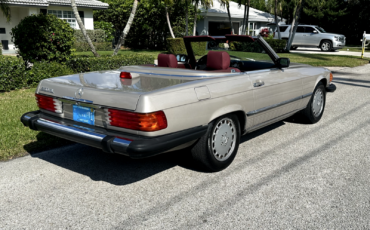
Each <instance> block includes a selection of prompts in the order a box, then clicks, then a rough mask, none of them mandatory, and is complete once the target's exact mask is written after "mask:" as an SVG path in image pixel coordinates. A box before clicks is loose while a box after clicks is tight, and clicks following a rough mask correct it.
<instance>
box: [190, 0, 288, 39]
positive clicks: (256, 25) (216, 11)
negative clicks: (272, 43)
mask: <svg viewBox="0 0 370 230" xmlns="http://www.w3.org/2000/svg"><path fill="white" fill-rule="evenodd" d="M201 11H202V13H201V15H202V16H203V17H204V19H202V20H200V21H198V22H197V33H198V34H199V35H211V36H220V35H225V34H229V33H230V21H229V17H228V14H227V9H226V8H225V7H221V5H220V3H219V1H217V0H214V1H213V6H211V7H210V8H208V9H204V8H202V9H201ZM230 15H231V21H232V25H233V28H234V33H235V34H241V31H242V25H243V18H244V6H242V7H240V8H239V6H238V4H237V3H236V2H232V1H230ZM278 20H280V17H278ZM248 21H249V25H248V28H247V30H246V31H247V34H249V35H252V36H254V35H257V34H259V32H260V31H261V29H263V28H271V25H267V24H268V23H270V24H271V23H275V16H274V15H272V14H269V13H266V12H263V11H260V10H257V9H254V8H252V7H250V8H249V20H248ZM284 21H285V20H284V19H283V22H280V23H279V24H285V22H284Z"/></svg>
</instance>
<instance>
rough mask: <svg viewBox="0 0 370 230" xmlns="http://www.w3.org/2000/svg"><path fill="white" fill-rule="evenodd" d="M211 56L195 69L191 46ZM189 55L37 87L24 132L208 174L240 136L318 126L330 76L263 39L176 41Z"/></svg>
mask: <svg viewBox="0 0 370 230" xmlns="http://www.w3.org/2000/svg"><path fill="white" fill-rule="evenodd" d="M199 41H204V42H207V47H208V49H209V52H208V54H207V55H205V56H203V57H201V58H200V59H199V60H196V58H195V56H194V52H193V49H192V45H191V44H192V43H193V42H199ZM184 43H185V46H186V49H187V54H188V55H178V58H177V59H176V57H175V55H172V54H160V55H159V56H158V65H141V66H124V67H121V68H120V69H118V70H112V71H99V72H90V73H81V74H75V75H69V76H62V77H56V78H50V79H46V80H42V81H41V82H40V84H39V85H38V87H37V90H36V99H37V104H38V106H39V110H38V111H34V112H29V113H26V114H24V115H23V116H22V117H21V121H22V123H23V124H24V125H25V126H28V127H29V128H31V129H33V130H39V131H42V132H46V133H49V134H51V135H55V136H58V137H61V138H65V139H69V140H72V141H75V142H79V143H82V144H86V145H90V146H93V147H96V148H100V149H102V150H103V151H105V152H109V153H118V154H123V155H127V156H129V157H132V158H142V157H149V156H153V155H156V154H160V153H164V152H170V151H174V150H179V149H185V148H189V149H190V151H191V153H192V155H193V157H194V159H195V160H197V161H199V162H200V163H201V164H202V165H203V166H204V167H205V168H206V169H207V170H210V171H219V170H222V169H224V168H226V167H227V166H228V165H230V163H231V162H232V161H233V159H234V157H235V155H236V153H237V151H238V147H239V143H240V137H241V136H242V135H244V134H247V133H250V132H252V131H255V130H257V129H260V128H262V127H265V126H267V125H269V124H272V123H274V122H277V121H280V120H282V119H284V118H286V117H289V116H291V115H293V114H295V113H297V112H300V111H302V114H303V115H304V116H306V117H307V119H308V120H309V122H311V123H316V122H318V121H319V120H320V119H321V117H322V115H323V112H324V108H325V103H326V97H325V95H326V92H327V91H334V90H335V86H334V85H333V84H332V83H331V81H332V74H331V72H330V71H329V70H328V69H325V68H321V67H312V66H309V65H305V64H296V63H294V64H290V60H289V59H288V58H280V57H279V56H278V55H277V54H276V53H275V52H274V51H273V49H272V48H271V47H270V46H269V45H268V44H267V43H266V41H265V40H264V39H263V38H261V37H253V38H252V37H250V36H246V35H226V36H223V37H211V36H194V37H193V36H189V37H184Z"/></svg>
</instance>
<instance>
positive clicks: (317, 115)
mask: <svg viewBox="0 0 370 230" xmlns="http://www.w3.org/2000/svg"><path fill="white" fill-rule="evenodd" d="M325 102H326V91H325V87H324V85H323V84H322V83H321V82H320V83H319V84H317V86H316V88H315V90H314V92H313V94H312V96H311V99H310V101H309V102H308V105H307V107H306V108H305V109H304V110H303V111H302V112H303V114H304V115H305V117H307V119H308V120H309V121H310V123H311V124H315V123H316V122H318V121H319V120H320V119H321V117H322V115H323V113H324V109H325Z"/></svg>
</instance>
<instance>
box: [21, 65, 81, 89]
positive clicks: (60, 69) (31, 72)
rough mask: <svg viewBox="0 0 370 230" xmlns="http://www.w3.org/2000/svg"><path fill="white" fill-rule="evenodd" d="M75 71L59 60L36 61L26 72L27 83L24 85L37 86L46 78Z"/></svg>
mask: <svg viewBox="0 0 370 230" xmlns="http://www.w3.org/2000/svg"><path fill="white" fill-rule="evenodd" d="M73 73H74V71H73V70H72V69H70V68H68V67H67V66H66V65H63V64H60V63H57V62H49V63H48V62H35V63H33V66H32V67H31V68H30V69H28V70H27V71H26V72H25V73H24V78H25V80H26V85H25V86H24V87H32V86H37V84H38V83H39V82H40V81H41V80H43V79H46V78H51V77H58V76H64V75H70V74H73Z"/></svg>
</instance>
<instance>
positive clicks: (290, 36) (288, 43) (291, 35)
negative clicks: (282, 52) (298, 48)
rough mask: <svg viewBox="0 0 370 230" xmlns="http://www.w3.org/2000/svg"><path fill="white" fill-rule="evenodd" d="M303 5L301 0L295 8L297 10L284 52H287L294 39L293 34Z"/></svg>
mask: <svg viewBox="0 0 370 230" xmlns="http://www.w3.org/2000/svg"><path fill="white" fill-rule="evenodd" d="M303 4H304V0H301V3H300V5H298V6H297V10H296V12H295V15H294V18H293V22H292V26H291V29H290V32H289V39H288V42H287V46H286V52H289V51H290V47H291V46H292V43H293V39H294V36H295V33H296V31H297V28H298V24H299V18H300V15H301V9H302V8H303ZM296 21H297V22H296ZM293 27H294V29H293Z"/></svg>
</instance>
